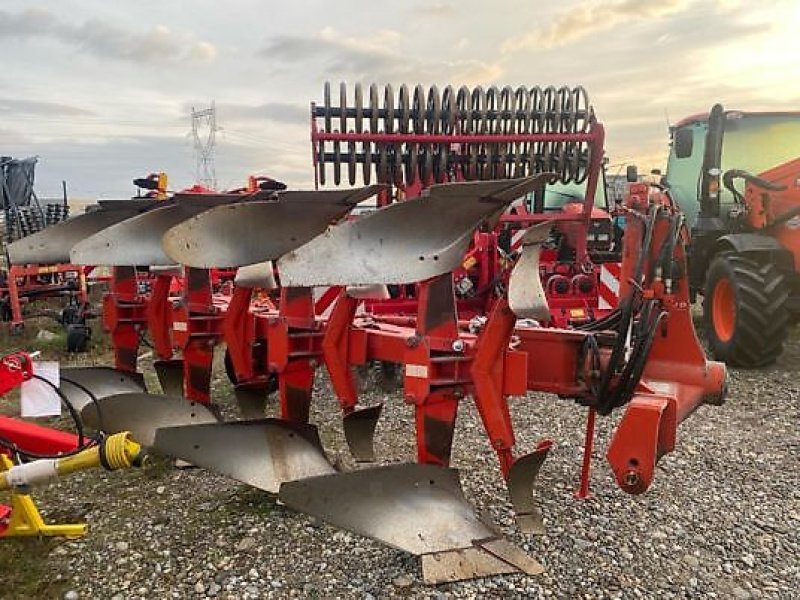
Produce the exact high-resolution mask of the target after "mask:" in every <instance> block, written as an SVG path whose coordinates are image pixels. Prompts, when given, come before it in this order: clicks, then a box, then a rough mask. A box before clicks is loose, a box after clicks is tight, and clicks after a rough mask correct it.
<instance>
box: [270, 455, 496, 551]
mask: <svg viewBox="0 0 800 600" xmlns="http://www.w3.org/2000/svg"><path fill="white" fill-rule="evenodd" d="M279 497H280V499H281V501H283V502H284V503H285V504H286V505H288V506H289V507H291V508H293V509H295V510H298V511H300V512H304V513H307V514H310V515H313V516H315V517H317V518H319V519H322V520H324V521H327V522H328V523H330V524H331V525H334V526H336V527H341V528H342V529H346V530H348V531H352V532H354V533H358V534H360V535H363V536H366V537H370V538H373V539H375V540H378V541H380V542H383V543H385V544H388V545H389V546H392V547H394V548H397V549H399V550H403V551H405V552H410V553H412V554H417V555H422V554H428V553H431V552H443V551H446V550H456V549H463V548H469V547H471V546H472V545H473V542H474V541H475V540H482V539H487V538H494V537H495V535H494V532H493V531H492V530H491V528H490V527H489V526H488V525H486V524H485V523H483V522H482V521H481V520H480V519H479V518H478V517H477V516H476V515H475V513H474V511H473V509H472V506H471V505H470V504H469V502H467V499H466V498H465V497H464V493H463V491H462V489H461V483H460V481H459V476H458V471H456V470H455V469H449V468H446V467H439V466H435V465H426V464H399V465H390V466H386V467H379V468H375V469H364V470H361V471H352V472H350V473H337V474H335V475H330V476H322V477H312V478H310V479H304V480H300V481H293V482H290V483H286V484H284V485H282V486H281V489H280V495H279Z"/></svg>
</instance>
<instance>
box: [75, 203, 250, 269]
mask: <svg viewBox="0 0 800 600" xmlns="http://www.w3.org/2000/svg"><path fill="white" fill-rule="evenodd" d="M240 199H241V197H240V196H239V195H238V194H214V195H211V194H181V195H176V196H174V197H173V198H172V199H171V200H170V201H168V202H164V203H163V206H159V207H158V208H154V209H152V210H149V211H147V212H146V213H143V214H140V215H136V216H134V217H130V218H128V219H125V220H124V221H121V222H119V223H115V224H113V225H111V226H110V227H106V228H105V229H102V230H101V231H98V232H97V233H95V234H94V235H91V236H89V237H87V238H85V239H84V240H82V241H79V242H78V243H76V244H75V245H74V246H73V248H72V251H71V252H70V256H71V259H72V262H73V263H74V264H77V265H85V264H92V265H97V264H101V265H108V266H163V265H172V264H175V261H174V260H172V259H170V258H169V257H168V256H167V255H166V254H165V253H164V250H163V248H162V247H161V238H162V237H163V236H164V234H165V233H166V232H167V230H169V229H170V228H172V227H174V226H175V225H177V224H178V223H181V222H182V221H185V220H186V219H189V218H191V217H193V216H195V215H197V214H200V213H202V212H204V211H206V210H208V209H210V208H212V207H214V206H218V205H220V204H228V203H231V202H235V201H236V200H240Z"/></svg>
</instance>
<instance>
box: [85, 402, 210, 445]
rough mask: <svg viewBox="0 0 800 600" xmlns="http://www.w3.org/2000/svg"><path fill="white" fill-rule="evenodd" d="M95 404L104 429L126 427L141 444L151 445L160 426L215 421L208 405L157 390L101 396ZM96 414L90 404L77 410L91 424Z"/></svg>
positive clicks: (108, 431)
mask: <svg viewBox="0 0 800 600" xmlns="http://www.w3.org/2000/svg"><path fill="white" fill-rule="evenodd" d="M98 404H99V405H100V410H101V414H102V418H103V430H104V431H105V432H106V433H118V432H120V431H130V432H131V433H132V434H133V438H134V439H135V440H136V441H137V442H139V443H140V444H142V445H143V446H152V445H153V441H154V440H155V436H156V430H157V429H159V428H160V427H177V426H181V425H193V424H200V423H217V422H219V417H218V416H217V414H216V412H215V411H213V410H212V409H211V408H209V407H208V406H204V405H202V404H198V403H196V402H190V401H189V400H187V399H185V398H175V397H172V396H162V395H159V394H141V393H140V394H135V393H134V394H117V395H115V396H107V397H106V398H101V399H100V400H98ZM96 417H97V413H96V412H95V410H94V406H93V405H87V406H86V407H85V408H84V409H83V410H82V411H81V418H82V419H83V420H84V421H85V422H86V423H87V424H88V425H90V426H92V427H96V426H97V422H96Z"/></svg>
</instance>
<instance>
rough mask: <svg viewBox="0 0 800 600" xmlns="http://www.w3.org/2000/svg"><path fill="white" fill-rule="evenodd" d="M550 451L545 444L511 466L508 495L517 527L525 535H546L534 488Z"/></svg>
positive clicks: (548, 446)
mask: <svg viewBox="0 0 800 600" xmlns="http://www.w3.org/2000/svg"><path fill="white" fill-rule="evenodd" d="M549 451H550V443H543V444H540V445H539V447H537V449H536V450H534V451H533V452H531V453H530V454H526V455H525V456H521V457H520V458H518V459H517V460H515V461H514V464H512V465H511V470H510V471H509V474H508V480H507V482H506V483H507V486H508V494H509V496H510V497H511V505H512V506H513V507H514V513H515V515H516V518H517V525H518V526H519V528H520V530H522V531H523V532H524V533H532V534H535V535H544V533H545V529H544V523H543V521H542V513H541V511H540V510H539V507H538V506H537V504H536V502H535V501H534V495H533V487H534V484H535V483H536V478H537V477H538V476H539V470H540V469H541V468H542V463H544V460H545V459H546V458H547V454H548V452H549Z"/></svg>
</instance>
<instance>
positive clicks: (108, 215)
mask: <svg viewBox="0 0 800 600" xmlns="http://www.w3.org/2000/svg"><path fill="white" fill-rule="evenodd" d="M150 205H151V204H145V205H140V204H130V203H127V202H123V201H120V206H118V207H115V206H113V205H108V206H109V207H108V208H104V209H103V210H93V211H91V212H88V213H84V214H82V215H78V216H75V217H72V218H71V219H67V220H66V221H62V222H61V223H58V224H57V225H53V226H52V227H48V228H47V229H43V230H42V231H39V232H38V233H34V234H33V235H29V236H27V237H24V238H22V239H21V240H17V241H16V242H13V243H11V244H9V245H8V255H9V258H10V260H11V263H12V264H40V265H47V264H55V263H68V262H69V261H70V251H71V250H72V247H73V246H74V245H75V244H77V243H78V242H80V241H81V240H83V239H85V238H87V237H89V236H91V235H94V234H95V233H97V232H98V231H100V230H101V229H105V228H106V227H110V226H112V225H114V224H115V223H119V222H120V221H123V220H125V219H128V218H130V217H132V216H134V215H136V214H138V213H139V212H140V211H141V210H144V209H145V207H147V206H150ZM95 258H97V257H95Z"/></svg>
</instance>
